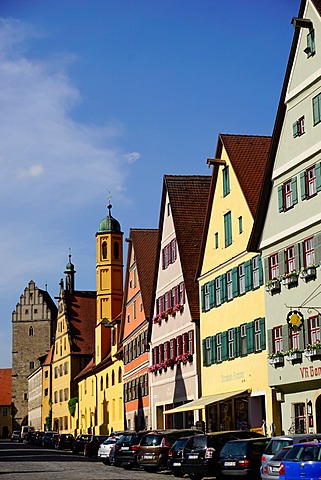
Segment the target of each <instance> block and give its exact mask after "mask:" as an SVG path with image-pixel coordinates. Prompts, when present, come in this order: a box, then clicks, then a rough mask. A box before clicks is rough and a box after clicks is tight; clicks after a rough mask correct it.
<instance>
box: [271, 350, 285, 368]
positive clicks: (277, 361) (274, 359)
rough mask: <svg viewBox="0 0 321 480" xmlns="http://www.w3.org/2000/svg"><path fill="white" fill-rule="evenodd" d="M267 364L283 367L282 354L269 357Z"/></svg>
mask: <svg viewBox="0 0 321 480" xmlns="http://www.w3.org/2000/svg"><path fill="white" fill-rule="evenodd" d="M269 364H270V365H273V366H274V367H283V365H284V354H283V353H282V352H279V353H273V354H272V355H270V357H269Z"/></svg>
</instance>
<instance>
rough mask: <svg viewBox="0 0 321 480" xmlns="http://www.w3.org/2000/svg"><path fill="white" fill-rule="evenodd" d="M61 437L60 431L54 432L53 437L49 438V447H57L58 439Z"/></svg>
mask: <svg viewBox="0 0 321 480" xmlns="http://www.w3.org/2000/svg"><path fill="white" fill-rule="evenodd" d="M58 437H59V433H53V434H52V435H51V437H50V438H49V441H48V447H49V448H55V446H56V441H57V439H58Z"/></svg>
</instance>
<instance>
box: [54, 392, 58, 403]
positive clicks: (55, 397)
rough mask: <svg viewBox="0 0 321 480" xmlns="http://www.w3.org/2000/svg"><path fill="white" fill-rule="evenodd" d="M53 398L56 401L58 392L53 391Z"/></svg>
mask: <svg viewBox="0 0 321 480" xmlns="http://www.w3.org/2000/svg"><path fill="white" fill-rule="evenodd" d="M54 400H55V403H58V392H55V393H54Z"/></svg>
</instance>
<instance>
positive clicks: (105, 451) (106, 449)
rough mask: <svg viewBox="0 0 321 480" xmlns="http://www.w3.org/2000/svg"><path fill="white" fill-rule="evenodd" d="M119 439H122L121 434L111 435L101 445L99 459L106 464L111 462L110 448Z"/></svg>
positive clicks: (98, 453)
mask: <svg viewBox="0 0 321 480" xmlns="http://www.w3.org/2000/svg"><path fill="white" fill-rule="evenodd" d="M119 439H120V436H119V435H111V436H109V437H107V438H106V439H105V440H104V441H103V442H102V443H101V444H100V445H99V449H98V452H97V456H98V459H99V460H101V461H102V462H103V463H104V464H105V465H109V464H110V461H109V455H110V450H111V448H112V447H113V446H114V445H115V443H116V442H117V440H119Z"/></svg>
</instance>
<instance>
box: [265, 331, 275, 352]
mask: <svg viewBox="0 0 321 480" xmlns="http://www.w3.org/2000/svg"><path fill="white" fill-rule="evenodd" d="M267 338H268V354H269V355H272V353H274V343H273V330H272V329H271V330H268V331H267Z"/></svg>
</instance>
